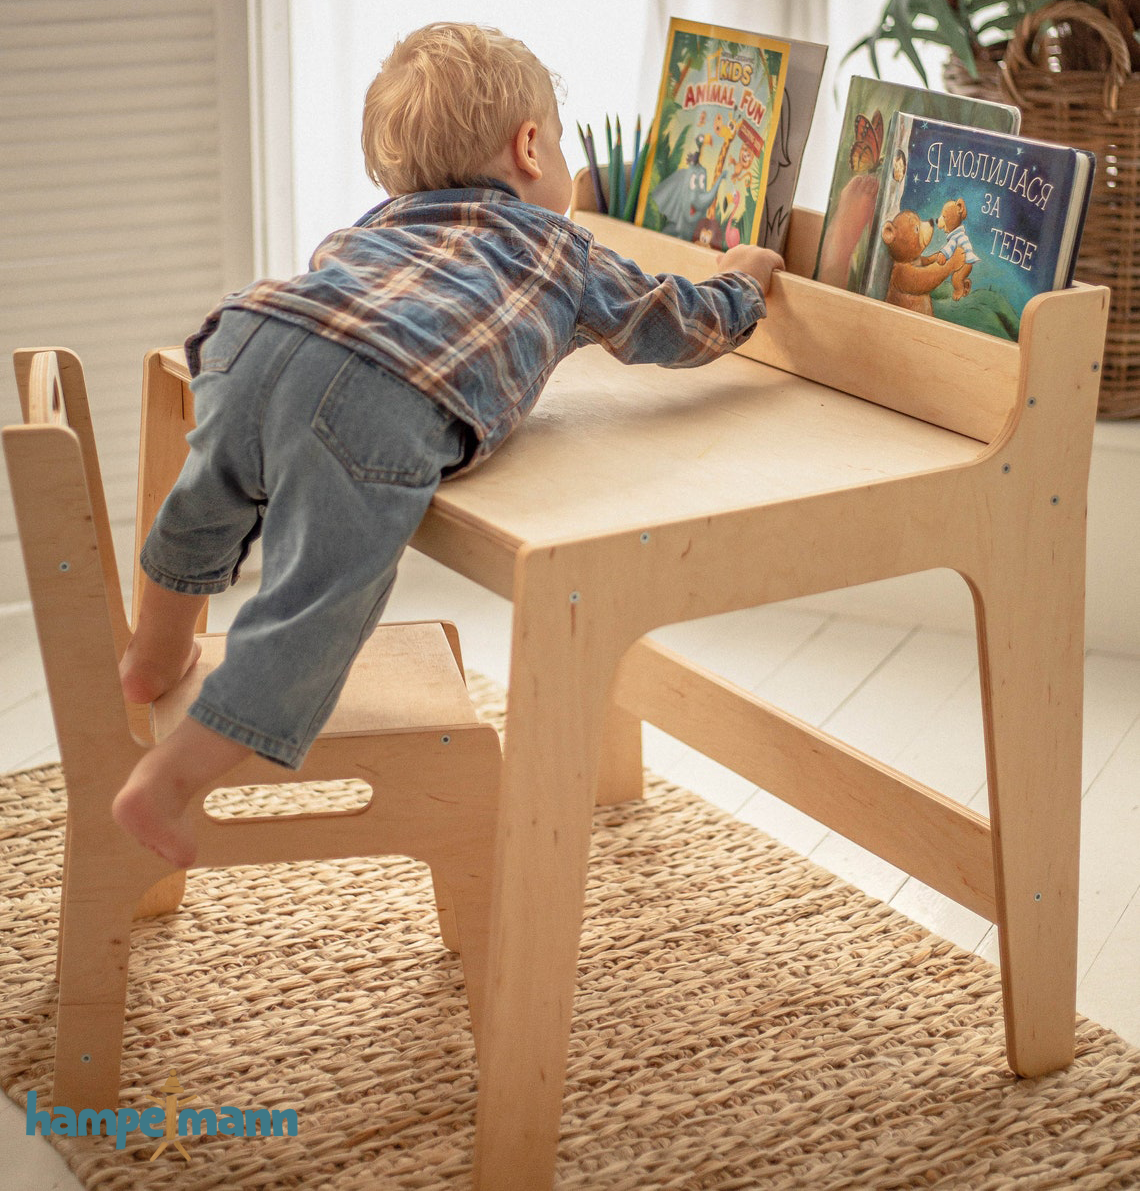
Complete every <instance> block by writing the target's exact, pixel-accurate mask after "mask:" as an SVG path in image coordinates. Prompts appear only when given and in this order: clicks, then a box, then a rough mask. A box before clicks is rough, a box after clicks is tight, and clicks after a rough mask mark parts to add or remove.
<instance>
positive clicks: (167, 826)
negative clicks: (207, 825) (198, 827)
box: [111, 785, 198, 868]
mask: <svg viewBox="0 0 1140 1191" xmlns="http://www.w3.org/2000/svg"><path fill="white" fill-rule="evenodd" d="M185 807H186V804H185V802H184V801H180V800H177V799H174V798H171V797H163V794H162V793H161V792H160V791H157V790H153V789H149V788H147V787H144V786H131V785H127V786H125V787H124V788H123V789H122V790H120V791H119V793H118V794H117V795H116V796H115V801H114V802H113V803H112V804H111V817H112V818H113V819H114V820H115V822H116V823H118V825H119V826H120V827H121V828H122V829H123V830H124V831H126V832H127V834H128V835H131V836H133V837H134V838H135V839H136V840H137V841H138V842H139V843H140V844H142V845H143V847H144V848H149V849H150V850H151V851H152V852H154V853H155V854H156V855H158V856H161V857H162V859H163V860H165V861H166V862H167V863H168V864H171V865H173V866H174V867H175V868H189V867H190V866H191V865H192V864H193V863H194V858H195V856H196V855H197V851H198V849H197V844H196V842H195V840H194V832H193V829H192V828H191V826H190V824H189V823H187V821H186V819H185V816H184V814H183V812H184V810H185Z"/></svg>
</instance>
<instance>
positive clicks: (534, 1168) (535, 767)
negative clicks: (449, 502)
mask: <svg viewBox="0 0 1140 1191" xmlns="http://www.w3.org/2000/svg"><path fill="white" fill-rule="evenodd" d="M528 562H529V565H527V564H528ZM594 597H595V598H594V599H593V601H591V596H590V593H588V592H587V591H586V590H584V588H583V586H582V584H581V577H580V576H577V575H574V574H573V572H572V570H571V569H570V568H569V567H568V566H566V565H565V563H564V560H562V559H561V558H560V557H559V556H557V554H556V552H554V551H543V552H541V557H540V558H535V557H533V556H532V557H531V558H530V559H529V560H527V559H520V564H519V570H518V577H517V579H516V591H515V623H514V634H513V640H512V654H511V676H510V698H509V701H508V714H507V729H506V746H505V755H504V768H503V786H502V793H501V822H500V831H499V840H498V852H497V858H496V859H497V868H498V873H497V888H496V895H495V899H494V903H493V910H492V918H491V922H492V926H491V953H490V975H489V983H488V986H487V995H486V1005H487V1013H486V1028H485V1034H484V1038H485V1042H484V1047H483V1053H482V1056H481V1059H480V1080H479V1084H480V1087H479V1111H478V1126H477V1133H476V1147H475V1186H476V1187H477V1188H481V1189H482V1191H490V1189H494V1191H504V1189H510V1188H517V1189H519V1191H541V1189H542V1188H546V1187H550V1186H551V1185H552V1183H553V1178H554V1164H555V1155H556V1152H557V1146H558V1136H559V1123H560V1119H561V1115H562V1093H563V1084H564V1081H565V1076H566V1056H567V1047H568V1042H569V1034H570V1015H571V1007H572V1002H573V997H574V986H575V982H576V975H577V961H578V948H579V940H580V935H581V929H582V913H583V905H584V900H585V888H586V863H587V858H588V854H589V847H590V831H591V819H592V811H593V806H594V799H595V792H596V786H597V775H598V768H599V753H600V749H601V742H602V738H603V734H604V731H605V726H606V721H607V714H608V700H607V691H608V688H609V685H610V680H611V678H612V677H613V673H614V670H615V668H616V664H617V661H618V659H619V658H620V655H621V653H622V652H623V651H624V648H625V647H627V646H628V645H629V644H631V643H632V641H625V642H624V643H622V642H620V641H618V640H617V639H616V637H615V634H614V632H613V629H612V626H609V625H607V624H605V618H604V616H591V614H590V613H591V611H592V609H591V606H590V605H591V602H592V603H593V604H594V605H595V607H596V608H598V609H601V608H602V607H603V606H604V603H605V601H603V600H601V599H600V598H597V593H596V591H595V593H594ZM638 635H639V634H636V633H635V634H634V637H636V636H638Z"/></svg>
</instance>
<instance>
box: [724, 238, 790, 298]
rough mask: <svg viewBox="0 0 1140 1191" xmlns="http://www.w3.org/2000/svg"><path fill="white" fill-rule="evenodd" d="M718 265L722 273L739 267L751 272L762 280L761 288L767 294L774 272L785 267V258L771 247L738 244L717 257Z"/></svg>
mask: <svg viewBox="0 0 1140 1191" xmlns="http://www.w3.org/2000/svg"><path fill="white" fill-rule="evenodd" d="M716 267H717V272H720V273H723V272H724V271H725V270H727V269H739V270H740V271H741V272H742V273H749V274H751V275H752V276H753V277H755V278H756V280H757V281H759V282H760V288H761V289H762V290H763V291H764V293H765V294H766V293H767V292H768V286H769V285H770V284H771V282H772V274H773V273H774V272H775V271H776V270H777V269H782V268H783V267H784V258H783V257H782V256H781V255H780V254H779V253H778V252H773V251H772V250H771V248H757V247H756V246H755V245H754V244H737V246H736V247H735V248H730V249H729V250H728V251H727V252H724V253H722V254H721V255H720V256H719V257H718V258H717V262H716Z"/></svg>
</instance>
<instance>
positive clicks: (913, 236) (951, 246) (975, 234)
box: [860, 112, 1096, 341]
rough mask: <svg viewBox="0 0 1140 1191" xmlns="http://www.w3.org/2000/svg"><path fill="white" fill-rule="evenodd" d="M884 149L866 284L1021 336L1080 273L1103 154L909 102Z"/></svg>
mask: <svg viewBox="0 0 1140 1191" xmlns="http://www.w3.org/2000/svg"><path fill="white" fill-rule="evenodd" d="M883 158H884V165H885V166H886V171H885V174H884V179H883V183H882V186H881V187H880V190H879V197H878V202H877V203H876V206H875V214H874V218H873V220H872V223H871V240H870V245H869V255H868V260H867V269H866V272H865V273H864V277H863V282H862V284H861V286H860V289H861V290H862V292H863V293H865V294H867V295H869V296H870V297H873V298H879V299H882V300H885V301H887V302H891V303H893V304H894V305H896V306H902V307H904V308H906V309H908V310H915V311H918V312H920V313H924V314H933V315H934V316H935V317H936V318H941V319H945V320H947V321H949V322H954V323H958V324H959V325H961V326H964V327H971V328H973V329H974V330H976V331H984V332H986V333H987V334H989V335H996V336H999V337H1001V338H1005V339H1011V340H1014V341H1016V340H1017V337H1018V332H1019V330H1020V324H1021V312H1022V310H1023V309H1024V307H1025V304H1026V303H1027V302H1028V301H1029V299H1030V298H1032V297H1033V296H1034V295H1035V294H1039V293H1044V292H1045V291H1046V290H1052V289H1063V288H1065V287H1066V286H1067V285H1069V283H1070V282H1071V281H1072V279H1073V268H1074V266H1075V264H1076V260H1077V253H1078V251H1079V249H1080V242H1081V232H1082V230H1083V227H1084V220H1085V213H1086V211H1087V210H1088V203H1089V195H1090V192H1091V189H1092V179H1093V172H1094V170H1095V168H1096V159H1095V157H1094V156H1093V155H1092V154H1091V153H1089V152H1088V151H1087V150H1084V149H1072V148H1069V147H1068V146H1065V145H1054V144H1049V143H1047V142H1045V141H1034V140H1030V139H1028V138H1027V137H1019V136H1006V135H1003V134H1001V133H997V132H989V131H986V130H984V129H979V128H966V127H964V126H963V125H960V124H948V123H946V122H945V121H942V120H933V119H927V118H924V117H921V116H914V115H910V114H908V113H906V112H898V113H896V114H895V116H894V117H893V118H892V120H891V125H890V128H889V129H888V132H887V136H886V139H885V141H884V142H883Z"/></svg>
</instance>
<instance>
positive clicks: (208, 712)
mask: <svg viewBox="0 0 1140 1191" xmlns="http://www.w3.org/2000/svg"><path fill="white" fill-rule="evenodd" d="M186 714H187V715H188V716H190V717H191V718H192V719H195V720H197V721H198V723H200V724H201V725H202V726H203V727H204V728H209V729H210V730H211V731H213V732H217V733H218V734H219V735H220V736H226V737H228V738H229V739H230V740H236V741H237V742H238V744H244V745H245V746H246V747H247V748H251V749H253V751H254V752H255V753H257V755H258V756H259V757H264V758H265V759H266V760H267V761H275V762H276V763H277V764H278V765H284V766H285V768H286V769H300V767H301V764H302V762H303V761H304V760H305V754H306V753H307V752H308V751H309V750H308V747H307V746H305V745H299V744H295V743H293V742H291V741H286V740H281V739H279V738H278V737H276V736H269V735H267V734H266V733H264V732H260V731H258V730H257V729H256V728H251V727H250V726H249V725H248V724H243V723H241V721H240V720H235V719H233V718H232V717H231V716H228V715H225V714H224V713H222V712H220V711H218V710H216V709H215V708H213V707H210V706H209V705H208V704H206V703H204V702H203V701H202V700H201V699H196V700H195V701H194V702H193V703H192V704H191V705H190V709H189V710H188V711H187V713H186Z"/></svg>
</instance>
